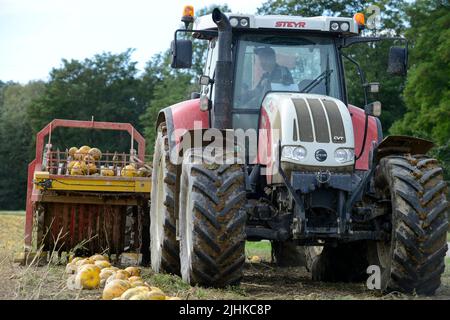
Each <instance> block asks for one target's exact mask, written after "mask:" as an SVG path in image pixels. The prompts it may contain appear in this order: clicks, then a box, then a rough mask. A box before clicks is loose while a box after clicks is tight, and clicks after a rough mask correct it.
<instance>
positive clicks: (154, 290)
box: [150, 287, 165, 296]
mask: <svg viewBox="0 0 450 320" xmlns="http://www.w3.org/2000/svg"><path fill="white" fill-rule="evenodd" d="M150 291H152V292H159V293H160V294H161V295H163V296H165V294H164V292H163V291H162V290H161V289H160V288H158V287H150Z"/></svg>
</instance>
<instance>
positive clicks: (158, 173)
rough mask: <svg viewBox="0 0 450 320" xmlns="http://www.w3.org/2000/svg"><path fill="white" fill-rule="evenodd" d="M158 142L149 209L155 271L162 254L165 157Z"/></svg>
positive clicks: (157, 269)
mask: <svg viewBox="0 0 450 320" xmlns="http://www.w3.org/2000/svg"><path fill="white" fill-rule="evenodd" d="M159 146H160V144H157V148H158V150H157V152H156V155H157V157H156V158H155V163H154V164H157V165H156V166H155V168H156V170H155V171H154V173H155V175H154V176H153V179H152V180H153V181H152V188H154V189H152V197H151V198H152V201H151V209H150V216H151V221H150V235H151V243H150V246H151V263H152V268H153V270H154V271H155V272H159V268H160V265H161V256H162V245H163V242H164V221H165V217H164V212H165V206H164V197H165V193H166V190H165V188H166V187H165V184H164V168H165V158H164V156H163V155H162V154H161V148H159Z"/></svg>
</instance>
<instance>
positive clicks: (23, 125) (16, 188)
mask: <svg viewBox="0 0 450 320" xmlns="http://www.w3.org/2000/svg"><path fill="white" fill-rule="evenodd" d="M44 90H45V85H44V83H43V82H40V81H39V82H30V83H28V84H27V85H20V84H11V83H10V84H7V85H5V86H4V87H3V90H2V94H1V97H2V99H1V100H2V102H3V103H2V105H1V108H0V110H1V111H0V208H1V209H3V210H18V209H24V208H25V198H26V192H27V173H28V163H29V162H30V161H31V159H33V153H34V146H33V145H32V143H31V139H30V137H31V136H32V130H31V127H30V123H29V121H28V118H27V109H28V108H29V106H30V105H31V103H32V101H33V100H34V99H37V98H39V97H41V96H42V94H43V93H44Z"/></svg>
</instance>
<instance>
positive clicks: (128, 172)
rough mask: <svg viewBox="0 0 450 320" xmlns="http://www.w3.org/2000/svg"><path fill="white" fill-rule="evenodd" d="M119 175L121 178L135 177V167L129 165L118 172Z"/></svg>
mask: <svg viewBox="0 0 450 320" xmlns="http://www.w3.org/2000/svg"><path fill="white" fill-rule="evenodd" d="M120 175H121V176H122V177H136V176H137V171H136V167H135V166H134V165H132V164H129V165H127V166H125V167H124V168H122V170H120Z"/></svg>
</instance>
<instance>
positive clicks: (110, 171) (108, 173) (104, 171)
mask: <svg viewBox="0 0 450 320" xmlns="http://www.w3.org/2000/svg"><path fill="white" fill-rule="evenodd" d="M100 175H102V176H105V177H114V170H113V169H106V168H102V169H101V171H100Z"/></svg>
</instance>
